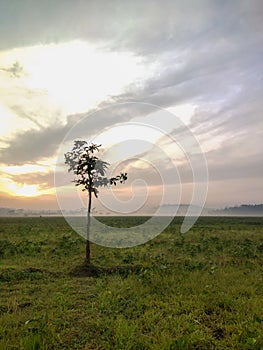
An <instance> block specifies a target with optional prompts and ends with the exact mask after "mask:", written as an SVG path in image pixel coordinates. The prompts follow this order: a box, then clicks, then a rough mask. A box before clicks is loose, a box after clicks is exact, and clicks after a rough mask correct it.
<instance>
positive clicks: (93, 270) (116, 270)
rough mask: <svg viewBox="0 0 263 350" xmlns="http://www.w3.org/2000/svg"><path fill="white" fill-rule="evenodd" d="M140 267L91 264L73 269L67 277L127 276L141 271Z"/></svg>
mask: <svg viewBox="0 0 263 350" xmlns="http://www.w3.org/2000/svg"><path fill="white" fill-rule="evenodd" d="M142 268H143V266H141V265H122V266H112V267H106V266H95V265H92V264H85V263H84V264H82V265H79V266H76V267H74V268H73V269H72V270H71V271H70V272H69V275H70V276H71V277H100V276H105V275H106V276H107V275H121V276H124V277H126V276H128V275H129V274H131V273H139V272H140V271H141V270H142Z"/></svg>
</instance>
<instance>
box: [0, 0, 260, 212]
mask: <svg viewBox="0 0 263 350" xmlns="http://www.w3.org/2000/svg"><path fill="white" fill-rule="evenodd" d="M262 57H263V3H262V1H261V0H249V1H247V0H228V1H226V0H222V1H217V0H189V1H184V2H183V1H179V0H178V1H177V0H167V1H165V0H163V1H146V0H145V1H144V0H143V1H139V0H138V1H136V0H135V1H128V0H127V1H123V0H122V1H121V0H119V1H106V0H105V1H92V0H75V1H71V0H57V1H53V2H49V1H40V0H27V1H20V0H0V118H1V128H0V147H1V149H0V166H1V168H0V172H1V180H0V207H16V208H34V209H56V208H57V207H58V205H57V200H56V195H55V190H54V187H57V188H59V193H62V194H61V196H64V197H63V198H65V205H66V206H68V208H70V203H72V202H71V199H70V196H71V194H70V190H68V187H67V186H68V185H67V184H68V182H67V181H70V177H69V175H68V174H67V173H66V170H65V169H63V166H62V164H61V159H60V158H59V155H60V154H61V150H66V148H67V147H68V148H70V145H72V142H73V140H74V139H76V138H85V139H86V140H95V141H98V142H102V143H103V147H104V149H103V150H102V157H103V159H104V160H109V161H110V162H111V163H112V164H113V169H114V170H115V171H119V170H125V171H128V174H129V180H128V182H127V183H126V184H125V185H124V186H122V187H118V188H117V189H116V191H115V195H116V196H117V197H118V199H119V203H121V204H120V206H125V203H126V201H128V202H129V201H132V203H133V208H137V207H138V208H137V209H138V210H139V208H140V206H141V207H142V203H144V204H143V207H144V210H145V208H156V207H157V206H158V205H159V204H158V203H160V197H161V196H162V193H164V192H166V195H165V199H164V201H163V202H162V203H163V204H174V203H178V202H179V201H180V202H181V203H189V201H191V198H192V192H193V190H194V187H195V186H197V187H198V186H199V185H200V184H201V183H202V184H203V185H204V183H205V182H206V178H205V169H204V168H205V167H206V163H205V162H204V160H202V161H200V159H201V158H200V156H201V155H202V156H204V157H205V159H206V162H207V170H208V174H209V184H208V193H207V200H206V206H207V207H224V206H226V205H236V204H241V203H262V201H263V199H262V194H263V182H262V174H263V156H262V153H263V152H262V151H263V145H262V139H263V137H262V136H263V104H262V100H263V60H262ZM202 159H203V158H202ZM198 167H199V168H198ZM54 171H55V172H56V179H57V180H56V183H55V185H54ZM195 173H196V174H197V175H196V177H195ZM70 186H72V184H70ZM199 190H200V191H201V190H202V191H205V186H203V187H200V188H199ZM102 192H103V193H104V191H102ZM103 193H102V197H103V196H104V197H103V198H104V200H105V203H104V204H105V205H106V207H107V206H110V205H111V200H112V199H109V198H111V197H107V196H109V195H108V194H107V193H106V194H103ZM111 195H113V194H111ZM202 195H203V194H202ZM202 195H201V197H202ZM180 196H181V197H180ZM203 196H204V195H203ZM98 205H99V204H98ZM77 207H78V205H77ZM118 208H119V207H118V206H117V207H116V208H115V209H116V211H118V210H119V209H118ZM137 209H136V210H137ZM100 210H101V209H100ZM105 210H106V211H107V209H105ZM138 213H139V211H138Z"/></svg>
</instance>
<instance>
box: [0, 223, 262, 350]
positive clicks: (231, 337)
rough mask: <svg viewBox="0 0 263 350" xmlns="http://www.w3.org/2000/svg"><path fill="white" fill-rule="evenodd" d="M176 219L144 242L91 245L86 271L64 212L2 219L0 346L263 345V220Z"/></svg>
mask: <svg viewBox="0 0 263 350" xmlns="http://www.w3.org/2000/svg"><path fill="white" fill-rule="evenodd" d="M100 220H103V221H104V222H107V223H108V224H111V225H113V226H125V225H129V226H132V225H133V224H139V223H140V220H142V221H143V220H145V218H134V217H131V218H112V217H110V218H100ZM180 223H181V219H180V218H176V219H175V220H174V221H173V222H172V223H171V224H170V226H169V227H167V229H166V230H165V231H164V232H163V233H162V234H161V235H159V236H158V237H157V238H155V239H154V240H152V241H150V242H148V243H147V244H145V245H142V246H138V247H134V248H129V249H128V248H127V249H110V248H104V247H101V246H97V245H92V250H91V251H92V262H93V265H94V269H93V271H91V270H89V274H88V273H86V272H85V269H84V268H83V267H82V266H81V265H80V263H81V257H82V256H83V254H84V252H85V240H84V239H83V238H81V237H80V236H78V235H77V234H76V233H75V232H74V231H73V230H72V229H71V227H69V226H68V225H67V223H66V222H65V220H64V219H63V218H45V217H42V218H1V219H0V261H1V262H0V349H1V350H2V349H3V350H8V349H19V350H21V349H32V350H33V349H58V350H62V349H83V350H84V349H93V350H95V349H127V350H128V349H156V350H160V349H164V350H165V349H263V269H262V265H263V225H262V224H263V219H262V218H200V219H199V221H198V222H197V224H196V225H195V226H194V227H193V228H192V229H191V230H190V231H189V232H187V233H185V234H181V233H180Z"/></svg>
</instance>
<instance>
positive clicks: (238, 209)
mask: <svg viewBox="0 0 263 350" xmlns="http://www.w3.org/2000/svg"><path fill="white" fill-rule="evenodd" d="M213 212H214V213H215V214H226V215H263V204H242V205H240V206H235V207H226V208H224V209H216V210H214V211H213Z"/></svg>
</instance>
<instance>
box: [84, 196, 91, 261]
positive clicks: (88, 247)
mask: <svg viewBox="0 0 263 350" xmlns="http://www.w3.org/2000/svg"><path fill="white" fill-rule="evenodd" d="M91 196H92V192H91V191H89V202H88V213H87V241H86V260H85V262H86V264H90V212H91Z"/></svg>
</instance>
